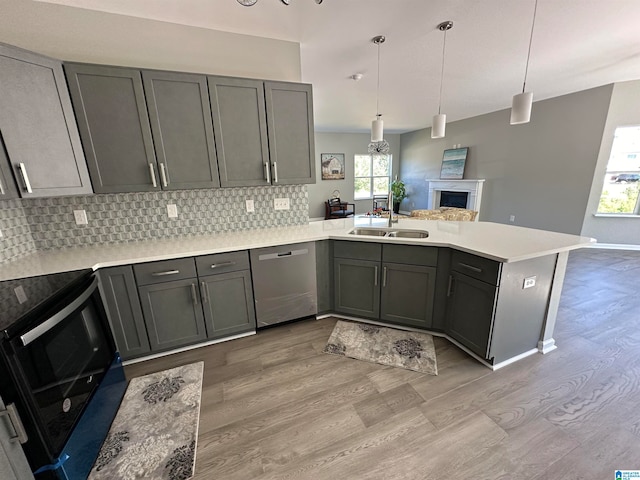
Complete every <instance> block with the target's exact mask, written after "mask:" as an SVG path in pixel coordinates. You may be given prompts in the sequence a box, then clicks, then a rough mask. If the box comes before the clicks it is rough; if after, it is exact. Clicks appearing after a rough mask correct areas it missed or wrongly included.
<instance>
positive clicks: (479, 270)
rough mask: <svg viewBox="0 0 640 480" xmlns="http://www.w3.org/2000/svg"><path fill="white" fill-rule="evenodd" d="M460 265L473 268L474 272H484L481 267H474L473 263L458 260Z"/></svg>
mask: <svg viewBox="0 0 640 480" xmlns="http://www.w3.org/2000/svg"><path fill="white" fill-rule="evenodd" d="M458 265H460V266H461V267H463V268H466V269H467V270H471V271H472V272H476V273H482V269H481V268H478V267H474V266H473V265H469V264H468V263H462V262H458Z"/></svg>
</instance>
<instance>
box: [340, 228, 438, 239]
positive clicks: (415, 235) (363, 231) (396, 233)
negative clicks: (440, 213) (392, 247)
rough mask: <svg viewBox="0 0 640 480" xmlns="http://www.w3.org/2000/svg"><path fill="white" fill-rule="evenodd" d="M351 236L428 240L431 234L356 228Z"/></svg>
mask: <svg viewBox="0 0 640 480" xmlns="http://www.w3.org/2000/svg"><path fill="white" fill-rule="evenodd" d="M349 234H350V235H370V236H375V237H393V238H427V237H428V236H429V232H425V231H424V230H391V229H387V228H354V229H353V230H351V231H350V232H349Z"/></svg>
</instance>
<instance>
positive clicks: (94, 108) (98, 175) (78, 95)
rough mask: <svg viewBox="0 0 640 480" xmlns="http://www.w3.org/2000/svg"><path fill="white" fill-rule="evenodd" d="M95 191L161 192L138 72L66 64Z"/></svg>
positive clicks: (140, 77) (130, 69) (132, 69)
mask: <svg viewBox="0 0 640 480" xmlns="http://www.w3.org/2000/svg"><path fill="white" fill-rule="evenodd" d="M64 69H65V73H66V75H67V81H68V84H69V92H70V93H71V100H72V101H73V107H74V110H75V113H76V118H77V121H78V129H79V130H80V136H81V138H82V143H83V146H84V151H85V155H86V157H87V165H88V166H89V172H90V174H91V180H92V182H93V188H94V190H95V192H96V193H114V192H145V191H152V190H160V178H159V174H158V172H157V164H156V158H155V153H154V147H153V139H152V135H151V126H150V124H149V117H148V115H147V106H146V103H145V97H144V87H143V85H142V75H141V73H140V70H138V69H135V68H123V67H110V66H105V65H90V64H81V63H65V65H64Z"/></svg>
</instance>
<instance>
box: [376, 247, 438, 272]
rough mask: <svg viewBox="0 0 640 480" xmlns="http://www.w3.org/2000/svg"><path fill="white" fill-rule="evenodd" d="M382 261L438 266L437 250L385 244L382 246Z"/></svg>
mask: <svg viewBox="0 0 640 480" xmlns="http://www.w3.org/2000/svg"><path fill="white" fill-rule="evenodd" d="M382 261H383V262H389V263H403V264H406V265H420V266H424V267H435V266H436V265H437V264H438V248H437V247H419V246H413V245H391V244H386V245H383V246H382Z"/></svg>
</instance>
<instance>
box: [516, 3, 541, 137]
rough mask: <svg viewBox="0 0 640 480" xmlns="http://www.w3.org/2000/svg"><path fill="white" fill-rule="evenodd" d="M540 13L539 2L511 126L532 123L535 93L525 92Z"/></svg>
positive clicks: (534, 13)
mask: <svg viewBox="0 0 640 480" xmlns="http://www.w3.org/2000/svg"><path fill="white" fill-rule="evenodd" d="M537 11H538V0H536V3H535V6H534V7H533V21H532V22H531V35H530V37H529V51H528V53H527V64H526V66H525V68H524V82H523V83H522V93H519V94H517V95H514V96H513V100H512V101H511V121H510V122H509V123H510V124H511V125H520V124H522V123H529V122H530V121H531V107H532V105H533V92H525V89H526V87H527V73H529V59H530V58H531V44H532V43H533V27H534V26H535V24H536V12H537Z"/></svg>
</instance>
